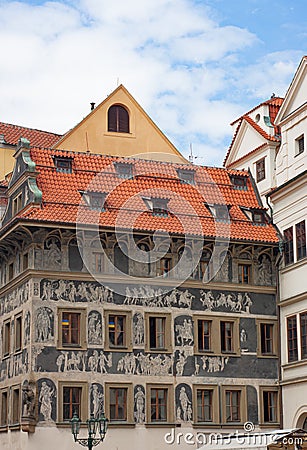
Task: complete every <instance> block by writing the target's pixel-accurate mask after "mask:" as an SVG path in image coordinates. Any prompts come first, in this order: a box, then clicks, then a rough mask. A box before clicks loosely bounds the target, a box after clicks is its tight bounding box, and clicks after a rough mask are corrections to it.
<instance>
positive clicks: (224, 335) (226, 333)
mask: <svg viewBox="0 0 307 450" xmlns="http://www.w3.org/2000/svg"><path fill="white" fill-rule="evenodd" d="M233 325H234V324H233V322H224V321H222V322H221V323H220V333H221V352H222V353H232V352H233V350H234V348H233V345H234V339H233Z"/></svg>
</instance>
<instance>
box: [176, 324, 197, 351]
mask: <svg viewBox="0 0 307 450" xmlns="http://www.w3.org/2000/svg"><path fill="white" fill-rule="evenodd" d="M175 332H176V342H177V345H180V346H185V345H193V343H194V337H193V323H192V320H191V319H184V320H183V324H177V325H175Z"/></svg>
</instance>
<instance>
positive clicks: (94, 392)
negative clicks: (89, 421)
mask: <svg viewBox="0 0 307 450" xmlns="http://www.w3.org/2000/svg"><path fill="white" fill-rule="evenodd" d="M90 396H91V413H92V414H93V415H94V417H95V419H98V418H99V417H101V416H102V413H103V412H104V395H103V387H102V386H101V384H99V383H93V384H92V385H91V389H90Z"/></svg>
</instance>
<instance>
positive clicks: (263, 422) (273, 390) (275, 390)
mask: <svg viewBox="0 0 307 450" xmlns="http://www.w3.org/2000/svg"><path fill="white" fill-rule="evenodd" d="M266 392H267V393H274V394H276V405H275V408H276V418H277V420H276V421H273V420H265V404H264V393H266ZM259 394H260V424H261V425H266V426H268V425H278V424H279V423H280V404H279V395H280V394H279V389H278V387H276V386H259Z"/></svg>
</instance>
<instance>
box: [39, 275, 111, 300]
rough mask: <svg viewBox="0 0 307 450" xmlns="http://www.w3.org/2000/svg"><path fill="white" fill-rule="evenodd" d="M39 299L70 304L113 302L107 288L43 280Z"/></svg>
mask: <svg viewBox="0 0 307 450" xmlns="http://www.w3.org/2000/svg"><path fill="white" fill-rule="evenodd" d="M41 299H42V300H43V301H50V300H55V301H58V300H63V301H67V302H72V303H74V302H93V303H105V302H112V301H113V292H112V291H111V290H110V289H108V287H105V286H102V285H100V284H95V283H86V282H83V281H81V282H79V281H68V280H59V281H55V280H54V281H50V280H43V281H42V282H41Z"/></svg>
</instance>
